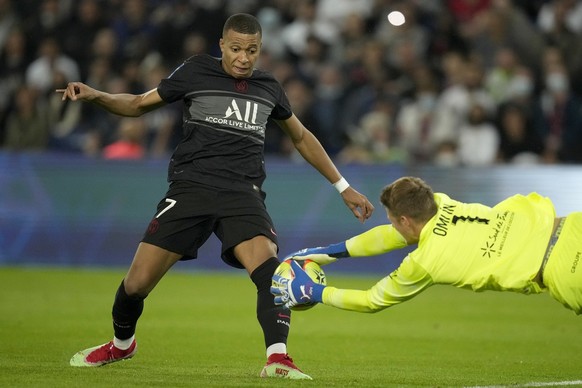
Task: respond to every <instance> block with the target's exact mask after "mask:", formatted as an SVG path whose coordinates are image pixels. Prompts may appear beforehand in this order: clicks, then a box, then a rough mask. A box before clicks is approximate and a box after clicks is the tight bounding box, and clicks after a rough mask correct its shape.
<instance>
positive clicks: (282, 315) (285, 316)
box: [277, 313, 291, 319]
mask: <svg viewBox="0 0 582 388" xmlns="http://www.w3.org/2000/svg"><path fill="white" fill-rule="evenodd" d="M277 316H278V317H279V318H287V319H291V317H290V316H289V315H285V314H281V313H278V314H277Z"/></svg>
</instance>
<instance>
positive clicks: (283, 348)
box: [267, 342, 287, 358]
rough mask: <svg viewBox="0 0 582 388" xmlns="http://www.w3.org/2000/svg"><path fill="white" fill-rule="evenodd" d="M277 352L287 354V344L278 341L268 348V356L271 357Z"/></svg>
mask: <svg viewBox="0 0 582 388" xmlns="http://www.w3.org/2000/svg"><path fill="white" fill-rule="evenodd" d="M275 353H283V354H287V345H286V344H284V343H283V342H277V343H276V344H273V345H271V346H269V347H268V348H267V358H269V356H271V354H275Z"/></svg>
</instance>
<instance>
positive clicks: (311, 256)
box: [284, 242, 350, 265]
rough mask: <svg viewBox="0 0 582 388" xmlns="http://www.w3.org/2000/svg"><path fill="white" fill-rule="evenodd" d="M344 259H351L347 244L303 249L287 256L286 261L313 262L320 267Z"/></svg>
mask: <svg viewBox="0 0 582 388" xmlns="http://www.w3.org/2000/svg"><path fill="white" fill-rule="evenodd" d="M342 257H350V254H349V252H348V250H347V248H346V243H345V242H341V243H338V244H331V245H328V246H326V247H315V248H305V249H301V250H300V251H297V252H293V253H291V254H289V255H287V256H286V257H285V259H284V260H288V259H293V260H298V261H302V260H311V261H314V262H316V263H317V264H319V265H326V264H331V263H333V262H335V261H337V260H338V259H339V258H342Z"/></svg>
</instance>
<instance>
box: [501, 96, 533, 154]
mask: <svg viewBox="0 0 582 388" xmlns="http://www.w3.org/2000/svg"><path fill="white" fill-rule="evenodd" d="M528 112H530V111H528V110H527V109H526V108H524V106H523V105H520V104H518V103H508V104H506V105H504V106H503V107H502V108H500V111H499V119H498V122H499V124H498V125H499V134H500V145H499V152H498V155H497V158H498V160H499V161H500V162H502V163H513V164H537V163H540V162H541V157H540V156H541V152H542V148H543V144H542V141H541V138H540V137H539V136H538V133H537V132H536V130H535V129H534V127H533V125H532V120H531V114H530V113H528Z"/></svg>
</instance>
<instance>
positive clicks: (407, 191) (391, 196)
mask: <svg viewBox="0 0 582 388" xmlns="http://www.w3.org/2000/svg"><path fill="white" fill-rule="evenodd" d="M380 202H382V205H384V207H385V208H386V209H387V210H389V211H390V212H391V213H392V214H394V215H395V216H397V217H399V216H407V217H410V218H412V219H414V220H415V221H418V222H426V221H428V220H429V219H431V218H432V217H433V216H434V215H435V214H436V212H437V209H438V207H437V204H436V202H435V200H434V192H433V190H432V188H431V187H430V186H429V185H428V184H427V183H426V182H425V181H423V180H422V179H420V178H417V177H410V176H408V177H402V178H399V179H397V180H395V181H394V182H392V183H391V184H389V185H388V186H386V187H384V189H382V192H381V194H380Z"/></svg>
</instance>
